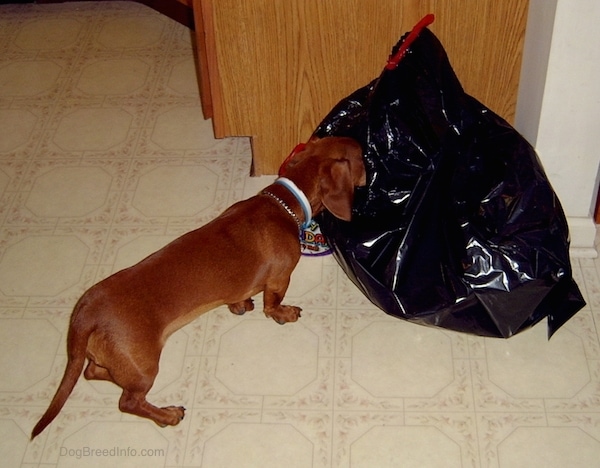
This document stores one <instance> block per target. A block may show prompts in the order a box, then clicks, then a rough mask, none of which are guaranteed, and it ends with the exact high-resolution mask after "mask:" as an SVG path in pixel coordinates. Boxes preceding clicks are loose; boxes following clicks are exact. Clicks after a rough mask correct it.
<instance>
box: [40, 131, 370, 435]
mask: <svg viewBox="0 0 600 468" xmlns="http://www.w3.org/2000/svg"><path fill="white" fill-rule="evenodd" d="M282 172H283V173H282V174H281V175H283V176H284V177H280V178H278V179H277V180H276V181H275V183H273V184H272V185H269V186H268V187H267V188H265V189H264V190H262V191H261V192H260V193H259V194H257V195H256V196H254V197H251V198H249V199H247V200H244V201H241V202H238V203H236V204H234V205H233V206H231V207H230V208H228V209H227V210H225V212H224V213H222V214H221V215H220V216H218V217H217V218H216V219H214V220H213V221H211V222H209V223H208V224H206V225H205V226H203V227H201V228H199V229H196V230H194V231H191V232H188V233H187V234H184V235H183V236H181V237H179V238H178V239H175V240H174V241H173V242H171V243H169V244H168V245H166V246H165V247H163V248H162V249H160V250H159V251H158V252H155V253H154V254H152V255H150V256H148V257H147V258H145V259H144V260H142V261H141V262H139V263H138V264H136V265H134V266H132V267H130V268H126V269H124V270H121V271H119V272H117V273H115V274H113V275H111V276H109V277H108V278H106V279H104V280H102V281H100V282H99V283H97V284H96V285H94V286H92V287H91V288H90V289H88V290H87V291H86V292H85V293H84V294H83V296H82V297H81V298H80V299H79V301H78V302H77V304H76V305H75V308H74V310H73V313H72V315H71V319H70V323H69V330H68V335H67V355H68V360H67V366H66V369H65V372H64V375H63V378H62V380H61V382H60V385H59V387H58V389H57V391H56V394H55V395H54V397H53V399H52V401H51V402H50V406H49V407H48V409H47V410H46V412H45V413H44V415H43V416H42V417H41V419H40V420H39V422H38V423H37V424H36V426H35V427H34V429H33V431H32V434H31V438H32V439H33V438H34V437H35V436H37V435H38V434H39V433H40V432H42V431H43V430H44V428H45V427H46V426H47V425H48V424H50V422H51V421H52V420H53V419H54V418H55V417H56V416H57V414H58V413H59V412H60V410H61V409H62V407H63V405H64V404H65V402H66V400H67V398H68V397H69V395H70V394H71V392H72V390H73V388H74V386H75V384H76V383H77V380H78V379H79V377H80V375H81V372H82V370H83V368H84V365H85V363H86V360H87V366H86V367H85V370H84V371H83V375H84V376H85V378H86V379H96V380H108V381H111V382H114V383H115V384H117V385H118V386H119V387H121V388H122V389H123V392H122V394H121V397H120V399H119V409H120V410H121V411H123V412H125V413H131V414H135V415H137V416H141V417H145V418H149V419H151V420H153V421H154V422H156V423H157V424H158V425H159V426H163V427H164V426H168V425H173V426H174V425H176V424H178V423H179V422H180V421H181V420H182V419H183V416H184V412H185V409H184V408H183V407H178V406H168V407H165V408H158V407H156V406H154V405H152V404H150V403H149V402H148V401H147V400H146V394H147V393H148V391H149V390H150V388H151V387H152V385H153V383H154V379H155V378H156V375H157V373H158V363H159V358H160V353H161V350H162V348H163V346H164V344H165V342H166V340H167V338H168V337H169V336H170V335H171V334H172V333H173V332H175V331H176V330H178V329H179V328H181V327H183V326H184V325H186V324H188V323H189V322H191V321H192V320H194V319H195V318H196V317H198V316H200V315H201V314H203V313H204V312H207V311H209V310H211V309H213V308H215V307H217V306H220V305H223V304H226V305H227V306H228V307H229V310H231V312H233V313H234V314H238V315H241V314H243V313H245V312H248V311H251V310H252V309H253V308H254V305H253V301H252V299H251V297H252V296H254V295H255V294H258V293H259V292H261V291H262V292H263V299H264V313H265V315H266V316H267V317H272V318H273V319H274V320H275V321H277V322H278V323H280V324H283V323H286V322H294V321H296V320H298V318H299V317H300V311H301V309H300V308H299V307H295V306H290V305H283V304H282V303H281V302H282V300H283V297H284V295H285V292H286V290H287V288H288V285H289V281H290V275H291V273H292V271H293V270H294V268H295V266H296V264H297V263H298V261H299V259H300V241H299V230H300V229H301V227H302V226H303V225H304V224H306V223H308V222H309V221H310V218H311V217H312V216H313V215H316V214H318V213H319V212H321V211H322V210H324V209H327V210H329V211H330V212H331V213H332V214H333V215H334V216H336V217H338V218H340V219H343V220H346V221H349V220H350V217H351V212H352V202H353V196H354V188H355V187H356V186H360V185H364V184H365V183H366V176H365V167H364V164H363V159H362V149H361V147H360V145H359V144H358V143H357V142H356V141H355V140H353V139H351V138H341V137H326V138H322V139H311V140H310V141H309V142H308V143H307V144H306V145H305V146H303V148H302V149H300V150H299V151H298V152H297V153H296V154H294V155H293V156H292V157H290V158H288V160H287V161H286V163H285V166H284V168H283V171H282Z"/></svg>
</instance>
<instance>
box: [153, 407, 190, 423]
mask: <svg viewBox="0 0 600 468" xmlns="http://www.w3.org/2000/svg"><path fill="white" fill-rule="evenodd" d="M161 410H162V411H163V414H164V418H162V421H161V423H162V424H161V423H158V425H159V426H162V427H166V426H177V424H179V423H180V422H181V421H182V420H183V417H184V416H185V408H184V407H183V406H166V407H164V408H161Z"/></svg>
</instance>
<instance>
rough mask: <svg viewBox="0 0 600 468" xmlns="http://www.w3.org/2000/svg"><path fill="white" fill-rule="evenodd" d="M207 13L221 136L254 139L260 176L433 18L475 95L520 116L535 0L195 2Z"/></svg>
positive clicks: (206, 29) (216, 124)
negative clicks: (528, 31) (522, 73)
mask: <svg viewBox="0 0 600 468" xmlns="http://www.w3.org/2000/svg"><path fill="white" fill-rule="evenodd" d="M198 8H201V10H198V12H197V13H196V18H197V21H198V17H199V15H200V14H201V15H202V21H203V28H198V29H201V30H202V34H203V40H205V44H206V56H205V57H204V59H203V60H205V61H206V68H207V70H208V72H207V73H208V74H209V75H210V76H209V85H207V87H209V89H210V98H211V100H212V106H213V107H212V114H213V115H212V116H213V124H214V127H215V133H216V136H217V137H225V136H233V135H237V136H242V135H244V136H251V137H252V146H253V155H254V173H255V174H256V175H261V174H273V173H276V171H277V169H278V167H279V164H280V163H281V161H282V160H283V159H284V158H285V157H286V156H287V154H288V153H289V151H290V150H291V149H292V148H293V147H294V146H295V145H296V143H298V142H301V141H304V140H306V139H307V138H308V137H309V136H310V135H311V133H312V132H313V130H314V128H315V127H316V125H317V124H318V123H319V122H320V121H321V119H322V118H323V117H324V116H325V115H326V114H327V113H328V112H329V111H330V109H331V108H332V107H333V106H334V105H335V104H336V103H337V102H338V101H339V100H340V99H342V98H344V97H345V96H346V95H348V94H349V93H351V92H353V91H354V90H356V89H357V88H359V87H361V86H364V85H365V84H367V83H368V82H370V81H371V80H372V79H374V78H375V77H377V76H378V75H379V73H380V72H381V70H382V68H383V67H384V65H385V63H386V60H387V57H388V54H389V52H390V49H391V47H392V46H393V45H394V44H395V43H396V42H397V40H398V39H399V38H400V37H401V36H402V34H404V33H405V32H406V31H409V30H410V29H411V28H412V27H413V25H414V24H415V23H416V22H418V21H419V19H421V18H422V17H423V16H424V15H426V14H427V13H434V14H435V17H436V20H435V22H434V23H433V25H432V26H431V27H430V28H431V30H432V31H433V32H434V33H435V34H436V35H437V36H438V37H439V39H440V40H441V41H442V43H443V45H444V47H445V48H446V50H447V52H448V55H449V57H450V61H451V63H452V65H453V67H454V69H455V71H456V73H457V75H458V77H459V79H460V80H461V82H462V84H463V86H464V87H465V89H466V91H467V92H468V93H470V94H472V95H473V96H475V97H476V98H477V99H479V100H481V101H482V102H483V103H484V104H486V105H487V106H489V107H490V108H491V109H492V110H494V111H495V112H497V113H499V114H500V115H502V116H503V117H505V118H506V119H508V120H509V121H512V119H513V117H514V112H515V107H516V98H517V88H518V80H519V73H520V64H521V56H522V48H523V40H524V36H525V27H526V20H527V8H528V1H527V0H502V1H497V0H429V1H424V0H252V1H244V2H240V1H239V0H194V9H195V10H197V9H198ZM205 93H206V91H205Z"/></svg>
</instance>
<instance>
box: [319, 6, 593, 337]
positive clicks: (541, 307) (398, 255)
mask: <svg viewBox="0 0 600 468" xmlns="http://www.w3.org/2000/svg"><path fill="white" fill-rule="evenodd" d="M431 21H433V17H432V15H429V16H428V17H426V18H424V20H422V21H421V23H419V25H417V27H416V28H415V29H414V30H413V31H412V32H411V33H410V34H408V35H405V36H404V37H403V38H402V39H401V40H400V41H399V43H398V44H397V45H396V46H395V47H394V49H393V51H392V55H391V58H390V61H389V62H388V65H387V66H386V68H385V69H384V71H383V72H382V74H381V75H380V76H379V78H377V79H375V80H374V81H373V82H371V83H370V84H368V85H367V86H365V87H364V88H361V89H359V90H357V91H355V92H354V93H353V94H351V95H350V96H348V97H347V98H345V99H343V100H342V101H341V102H340V103H338V104H337V106H336V107H335V108H333V110H332V111H331V112H330V114H329V115H328V116H327V117H326V118H325V119H324V120H323V122H321V124H320V125H319V126H318V128H317V129H316V130H315V132H314V135H315V136H317V137H324V136H350V137H353V138H355V139H356V140H358V141H359V142H360V143H361V144H362V146H363V151H364V159H365V165H366V167H367V186H366V187H363V188H359V189H358V190H357V192H356V194H355V202H354V213H353V220H352V221H351V222H344V221H340V220H339V219H337V218H335V217H334V216H332V215H330V214H328V213H327V212H324V213H323V214H322V215H321V216H320V218H319V219H318V222H319V225H320V227H321V229H322V231H323V233H324V235H325V236H326V239H327V242H328V243H329V245H330V246H331V248H332V249H333V251H334V255H335V257H336V259H337V260H338V262H339V263H340V265H341V266H342V268H343V269H344V270H345V272H346V273H347V274H348V276H349V277H350V279H351V280H352V281H353V282H354V283H355V284H356V285H357V286H358V287H359V288H360V289H361V290H362V292H363V293H364V294H365V295H366V296H367V297H368V298H369V299H370V300H371V301H372V302H373V303H374V304H376V305H377V306H379V307H380V308H381V309H382V310H384V311H385V312H387V313H388V314H391V315H393V316H396V317H399V318H401V319H406V320H409V321H412V322H417V323H420V324H424V325H433V326H438V327H443V328H447V329H452V330H457V331H462V332H467V333H472V334H476V335H482V336H495V337H505V338H507V337H510V336H512V335H514V334H516V333H518V332H520V331H522V330H524V329H526V328H529V327H531V326H532V325H534V324H535V323H537V322H539V321H540V320H541V319H543V318H544V317H548V332H549V336H551V335H552V334H553V333H554V332H555V331H556V330H557V329H558V328H559V327H560V326H562V325H563V324H564V323H565V322H566V321H567V320H568V319H569V318H571V317H572V316H573V315H574V314H575V313H576V312H577V311H578V310H580V309H581V308H582V307H583V306H584V305H585V302H584V300H583V298H582V296H581V293H580V291H579V289H578V287H577V285H576V284H575V282H574V281H573V279H572V275H571V265H570V260H569V233H568V226H567V222H566V219H565V216H564V213H563V211H562V208H561V206H560V203H559V201H558V199H557V197H556V195H555V193H554V191H553V190H552V187H551V186H550V183H549V182H548V179H547V178H546V175H545V174H544V171H543V169H542V167H541V164H540V162H539V160H538V158H537V155H536V153H535V151H534V149H533V148H532V147H531V145H530V144H529V143H527V141H526V140H525V139H524V138H523V137H522V136H521V135H520V134H519V133H518V132H517V131H515V130H514V129H513V128H512V127H511V126H510V125H509V124H508V123H507V122H506V121H504V120H503V119H502V118H500V117H499V116H498V115H496V114H494V113H493V112H492V111H490V110H489V109H488V108H486V107H485V106H484V105H482V104H481V103H480V102H478V101H477V100H475V99H474V98H473V97H471V96H469V95H467V94H465V92H464V91H463V89H462V86H461V85H460V83H459V81H458V79H457V77H456V75H455V74H454V72H453V70H452V67H451V65H450V63H449V61H448V57H447V55H446V53H445V51H444V48H443V47H442V45H441V44H440V42H439V41H438V39H437V38H436V37H435V36H434V34H433V33H431V31H429V30H428V29H427V28H426V26H427V24H429V23H430V22H431Z"/></svg>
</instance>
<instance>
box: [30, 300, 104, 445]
mask: <svg viewBox="0 0 600 468" xmlns="http://www.w3.org/2000/svg"><path fill="white" fill-rule="evenodd" d="M83 307H84V306H83V304H82V303H81V301H80V303H78V304H77V305H76V306H75V311H74V312H73V316H72V317H71V324H70V326H69V332H68V335H67V354H68V358H67V367H66V368H65V373H64V375H63V378H62V380H61V382H60V385H59V386H58V389H57V390H56V393H55V394H54V397H53V398H52V401H51V402H50V406H48V409H47V410H46V412H45V413H44V415H43V416H42V417H41V418H40V420H39V421H38V423H37V424H36V425H35V427H34V428H33V430H32V431H31V439H32V440H33V438H34V437H36V436H37V435H38V434H39V433H40V432H42V431H43V430H44V429H45V428H46V426H47V425H48V424H50V423H51V422H52V421H53V420H54V418H55V417H56V416H57V415H58V413H59V412H60V410H61V409H62V407H63V406H64V404H65V402H66V401H67V398H69V395H71V392H72V391H73V388H74V387H75V384H76V383H77V380H79V376H80V375H81V371H82V370H83V365H84V363H85V358H86V348H87V343H88V338H89V336H90V334H91V332H92V330H93V327H91V326H86V325H84V323H85V320H78V318H79V312H81V311H82V308H83Z"/></svg>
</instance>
